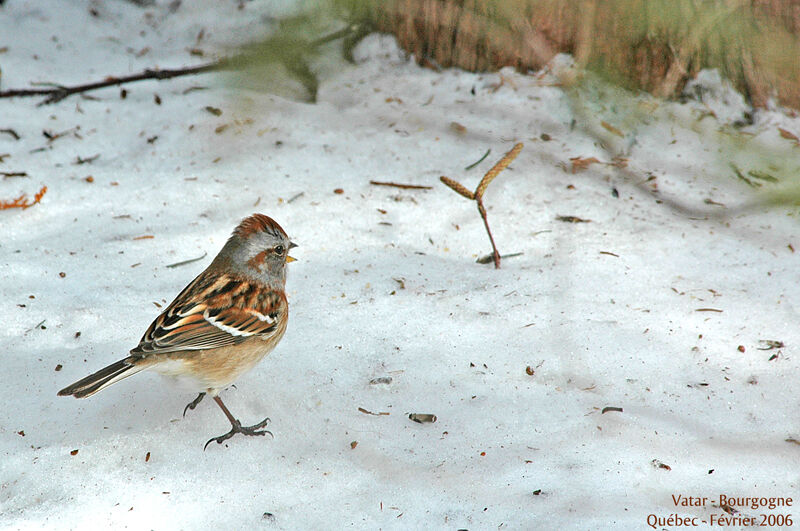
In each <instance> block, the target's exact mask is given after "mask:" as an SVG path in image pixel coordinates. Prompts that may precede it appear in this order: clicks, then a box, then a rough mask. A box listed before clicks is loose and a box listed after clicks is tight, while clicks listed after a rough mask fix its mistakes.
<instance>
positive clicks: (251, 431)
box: [203, 418, 274, 450]
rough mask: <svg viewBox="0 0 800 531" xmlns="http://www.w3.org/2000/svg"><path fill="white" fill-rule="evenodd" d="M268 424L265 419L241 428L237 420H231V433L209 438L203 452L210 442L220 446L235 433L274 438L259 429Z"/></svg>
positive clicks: (267, 431) (268, 432)
mask: <svg viewBox="0 0 800 531" xmlns="http://www.w3.org/2000/svg"><path fill="white" fill-rule="evenodd" d="M268 422H269V418H265V419H264V420H262V421H261V422H259V423H258V424H254V425H252V426H242V423H241V422H239V421H238V420H233V421H232V422H231V431H229V432H228V433H226V434H225V435H220V436H219V437H212V438H210V439H209V440H208V442H207V443H206V444H205V446H203V450H205V449H206V447H207V446H208V445H209V444H211V443H212V442H214V441H216V442H217V444H222V443H223V442H225V441H227V440H228V439H230V438H231V437H233V436H234V435H236V434H237V433H241V434H242V435H251V436H254V435H267V434H269V436H270V437H274V435H272V432H271V431H269V430H262V429H261V428H263V427H264V426H266V425H267V423H268Z"/></svg>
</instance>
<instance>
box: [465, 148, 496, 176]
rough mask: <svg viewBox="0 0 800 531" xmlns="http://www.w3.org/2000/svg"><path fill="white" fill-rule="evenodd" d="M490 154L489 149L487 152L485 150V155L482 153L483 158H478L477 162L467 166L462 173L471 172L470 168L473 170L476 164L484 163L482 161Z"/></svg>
mask: <svg viewBox="0 0 800 531" xmlns="http://www.w3.org/2000/svg"><path fill="white" fill-rule="evenodd" d="M491 152H492V150H491V148H490V149H487V150H486V153H484V154H483V156H482V157H481V158H479V159H478V160H476V161H475V162H473V163H472V164H470V165H469V166H467V167H466V168H464V171H469V170H471V169H472V168H474V167H475V166H477V165H478V164H480V163H481V162H483V161H484V159H485V158H486V157H488V156H489V153H491Z"/></svg>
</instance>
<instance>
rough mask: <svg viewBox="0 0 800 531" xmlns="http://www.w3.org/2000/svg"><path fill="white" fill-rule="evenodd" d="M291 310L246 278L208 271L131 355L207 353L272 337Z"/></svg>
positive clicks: (281, 298)
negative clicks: (184, 351) (186, 352)
mask: <svg viewBox="0 0 800 531" xmlns="http://www.w3.org/2000/svg"><path fill="white" fill-rule="evenodd" d="M285 311H286V296H285V295H284V294H283V293H279V292H275V291H273V290H271V289H269V288H267V287H266V286H264V285H262V284H257V283H255V282H253V281H252V280H248V279H244V278H241V277H235V276H232V275H228V274H209V273H208V272H203V273H201V274H200V276H198V277H197V278H196V279H194V280H193V281H192V282H191V283H190V284H189V285H188V286H186V288H184V290H183V291H182V292H181V293H180V294H179V295H178V297H177V298H176V299H175V300H174V301H173V302H172V304H170V305H169V306H168V307H167V309H166V310H164V312H163V313H162V314H161V315H159V316H158V317H157V318H156V320H155V321H153V323H152V324H151V325H150V327H149V328H148V329H147V331H146V332H145V333H144V336H142V339H141V341H140V342H139V345H138V346H137V347H136V348H134V349H133V350H131V354H140V355H149V354H156V353H166V352H175V351H180V350H204V349H210V348H217V347H224V346H228V345H235V344H237V343H241V342H242V341H244V340H246V339H248V338H250V337H254V336H260V337H264V338H266V337H268V336H269V335H271V334H273V333H274V332H275V330H276V329H277V328H278V320H279V319H281V318H283V317H284V313H285Z"/></svg>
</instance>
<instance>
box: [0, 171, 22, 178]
mask: <svg viewBox="0 0 800 531" xmlns="http://www.w3.org/2000/svg"><path fill="white" fill-rule="evenodd" d="M0 175H2V176H3V179H8V178H9V177H28V172H25V171H0Z"/></svg>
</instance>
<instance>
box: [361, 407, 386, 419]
mask: <svg viewBox="0 0 800 531" xmlns="http://www.w3.org/2000/svg"><path fill="white" fill-rule="evenodd" d="M358 411H359V412H360V413H364V414H365V415H374V416H376V417H381V416H384V415H388V414H389V412H388V411H378V412H377V413H373V412H372V411H370V410H368V409H364V408H363V407H360V408H358Z"/></svg>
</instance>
